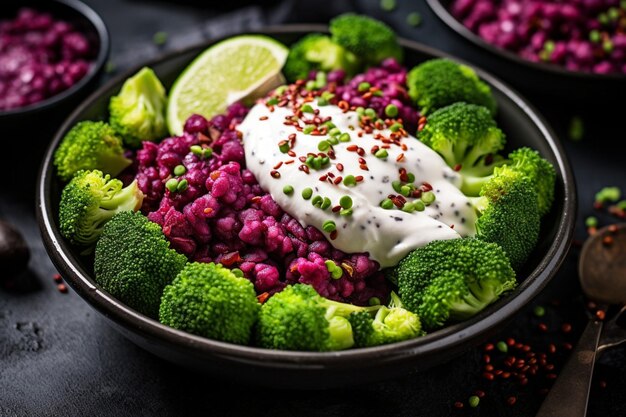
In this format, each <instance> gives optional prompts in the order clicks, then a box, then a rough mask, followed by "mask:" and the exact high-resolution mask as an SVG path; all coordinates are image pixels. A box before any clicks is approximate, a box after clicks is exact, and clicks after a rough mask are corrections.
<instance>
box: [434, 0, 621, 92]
mask: <svg viewBox="0 0 626 417" xmlns="http://www.w3.org/2000/svg"><path fill="white" fill-rule="evenodd" d="M428 3H429V4H430V6H431V8H432V9H433V10H434V12H435V13H436V14H437V15H438V16H439V18H441V19H442V20H443V21H444V23H446V24H447V25H448V26H449V27H450V28H451V29H453V30H454V31H456V32H457V33H458V34H460V35H461V36H463V37H464V38H465V39H467V40H469V41H470V42H472V43H473V44H474V45H477V46H479V47H481V48H483V49H484V50H487V51H489V52H490V53H492V54H495V55H496V56H498V57H501V58H504V59H505V60H506V61H508V62H507V63H506V64H503V62H502V61H503V60H499V61H500V62H499V64H500V67H501V69H500V72H501V73H502V75H503V77H504V78H506V79H507V80H508V81H511V82H513V83H514V84H515V83H516V84H517V85H518V86H520V88H523V89H527V90H531V91H533V92H536V91H539V92H543V93H556V94H555V95H556V96H577V95H580V94H581V92H582V93H584V94H589V93H591V94H597V95H598V97H600V96H601V95H605V94H606V93H607V92H610V93H611V95H616V91H615V88H618V89H620V90H619V91H620V92H623V89H624V86H625V85H626V2H625V1H623V0H575V1H561V0H530V1H520V0H428ZM503 65H505V66H506V67H505V68H502V66H503ZM573 83H577V84H573ZM573 85H575V88H572V86H573Z"/></svg>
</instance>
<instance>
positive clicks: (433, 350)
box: [37, 25, 576, 388]
mask: <svg viewBox="0 0 626 417" xmlns="http://www.w3.org/2000/svg"><path fill="white" fill-rule="evenodd" d="M325 30H326V27H324V26H303V25H294V26H281V27H277V28H269V29H267V30H264V31H262V32H261V33H263V34H266V35H269V36H272V37H275V38H276V39H278V40H279V41H282V42H284V43H286V44H289V43H291V42H293V41H294V40H296V39H298V38H299V37H301V36H302V35H304V34H306V33H310V32H313V31H319V32H321V31H325ZM401 43H402V45H403V46H404V48H405V50H406V60H407V64H408V65H415V64H417V63H419V62H422V61H424V60H426V59H430V58H433V57H440V56H443V54H442V53H441V52H438V51H436V50H433V49H430V48H428V47H425V46H423V45H420V44H418V43H415V42H410V41H406V40H402V41H401ZM209 45H210V43H206V44H202V45H199V46H197V47H194V48H191V49H186V50H182V51H179V52H174V53H172V54H169V55H167V56H165V57H163V58H161V59H158V60H155V61H152V62H147V63H145V65H149V66H151V67H152V68H153V69H154V70H155V71H156V73H157V74H158V75H159V77H160V78H161V79H162V80H163V82H164V83H165V85H166V86H169V85H171V83H172V82H173V80H174V79H175V78H176V76H177V74H179V73H180V72H181V70H182V69H183V68H185V66H186V65H187V64H189V63H190V62H191V60H193V58H194V57H195V56H196V55H198V53H200V52H201V51H202V50H204V49H205V48H206V47H207V46H209ZM137 69H138V67H137V68H134V69H132V70H130V71H128V72H127V73H126V74H122V75H120V76H118V77H116V79H114V80H112V81H111V82H109V83H108V84H107V85H106V86H104V87H102V88H101V89H100V90H98V91H97V92H96V93H94V94H93V95H91V97H89V98H88V99H87V100H86V101H85V102H84V103H83V104H82V105H81V106H80V107H79V108H78V109H77V110H76V111H75V112H74V113H72V115H71V116H70V117H69V118H68V119H67V121H66V122H65V123H64V125H63V126H62V127H61V129H60V130H59V132H58V133H57V135H56V137H55V138H54V140H53V141H52V143H51V144H50V147H49V148H48V151H47V153H46V156H45V158H44V161H43V165H42V168H41V172H40V177H39V184H38V189H37V201H38V203H37V214H38V221H39V225H40V227H41V232H42V235H43V240H44V244H45V246H46V249H47V251H48V253H49V255H50V257H51V258H52V260H53V262H54V264H55V265H56V266H57V268H58V269H59V271H60V272H61V273H62V274H63V276H64V278H65V279H66V280H67V281H68V282H69V284H70V285H71V286H72V287H73V288H74V289H75V290H76V292H78V293H79V294H80V295H81V296H82V297H83V298H84V299H85V300H86V301H87V302H88V303H90V304H91V305H92V306H93V307H94V308H96V309H97V310H98V311H100V312H101V313H102V314H104V315H105V316H106V317H107V318H109V319H110V321H111V323H113V325H114V326H115V327H116V328H117V329H118V330H119V331H120V332H122V333H123V334H124V335H125V336H126V337H128V338H129V339H131V340H132V341H133V342H135V343H137V344H138V345H140V346H141V347H143V348H145V349H147V350H149V351H150V352H153V353H154V354H156V355H158V356H161V357H163V358H165V359H168V360H170V361H173V362H176V363H179V364H181V365H184V366H188V367H190V368H193V369H196V370H203V371H208V372H210V373H212V374H216V375H220V376H225V377H233V378H235V379H237V380H238V381H248V382H252V383H256V384H265V385H271V386H273V387H277V386H279V387H288V388H294V387H297V388H322V387H324V388H325V387H329V386H340V385H347V384H357V383H364V382H369V381H375V380H382V379H385V378H391V377H395V376H399V375H403V374H407V373H409V372H411V371H413V370H416V369H420V368H426V367H430V366H432V365H434V364H436V363H438V362H442V361H445V360H448V359H450V358H451V357H453V356H454V355H456V354H458V353H460V352H462V351H463V350H465V349H468V348H470V347H472V346H475V345H476V344H478V343H480V342H482V341H483V340H484V339H485V338H486V337H488V336H489V335H490V334H491V333H493V332H494V331H495V330H496V329H498V328H500V327H502V326H503V325H504V324H505V323H506V322H507V321H508V320H509V319H510V318H511V317H512V316H513V315H514V314H515V313H516V312H517V311H518V310H519V309H520V308H522V307H523V306H524V305H525V304H527V303H528V302H529V301H530V300H532V299H533V297H535V296H536V295H537V294H538V293H539V292H540V291H541V290H542V289H543V288H544V287H545V285H546V284H547V283H548V282H549V281H550V279H551V278H552V277H553V276H554V274H555V273H556V271H557V269H558V267H559V266H560V265H561V263H562V262H563V259H564V258H565V256H566V254H567V250H568V247H569V244H570V240H571V238H572V233H573V226H574V219H575V207H576V197H575V189H574V187H575V185H574V179H573V177H572V172H571V170H570V167H569V165H568V162H567V160H566V157H565V153H564V152H563V149H562V148H561V146H560V145H559V142H558V141H557V140H556V138H555V137H554V135H553V134H552V131H551V130H550V128H549V127H547V125H546V124H545V122H544V121H543V119H542V118H541V116H539V115H538V114H537V113H536V112H535V110H534V109H533V108H532V107H531V106H530V105H529V104H528V103H527V102H526V101H525V100H524V99H522V98H521V97H520V96H519V95H518V94H517V93H515V92H514V91H512V90H511V89H509V88H508V87H507V86H505V85H504V84H502V83H501V82H500V81H498V80H497V79H496V78H494V77H493V76H491V75H489V74H487V73H485V72H484V71H480V70H478V73H479V75H480V76H481V77H482V78H483V79H484V80H486V81H487V83H489V84H490V85H491V87H492V89H493V92H494V94H495V97H496V99H497V101H498V103H499V106H500V111H499V116H498V118H499V120H498V121H499V123H500V126H501V127H502V128H503V129H504V131H505V132H507V134H508V136H509V144H510V147H519V146H522V145H528V146H531V147H533V148H536V149H537V150H538V151H539V152H541V154H542V155H543V156H544V157H546V158H547V159H548V160H550V161H551V162H552V163H553V164H554V165H555V167H556V171H557V183H556V200H555V203H554V207H553V209H552V211H551V213H550V214H549V215H548V216H547V218H546V219H545V221H544V224H543V226H542V233H541V239H540V243H539V245H538V247H537V249H536V250H535V252H534V254H533V255H532V257H531V258H530V260H529V261H528V264H527V265H526V268H525V270H524V271H523V272H522V273H521V277H523V280H522V281H521V283H520V285H519V287H518V288H517V289H516V290H515V291H514V292H513V293H512V294H510V295H509V296H507V297H505V298H503V299H502V300H500V301H499V302H497V303H495V304H494V305H491V306H489V307H488V308H487V309H486V310H485V311H483V312H482V313H480V314H478V315H477V316H476V317H474V318H472V319H471V320H468V321H465V322H463V323H458V324H454V325H451V326H449V327H446V328H444V329H442V330H439V331H436V332H433V333H431V334H429V335H427V336H425V337H422V338H418V339H414V340H410V341H406V342H402V343H396V344H392V345H387V346H380V347H374V348H367V349H358V350H356V349H355V350H348V351H341V352H332V353H309V352H287V351H278V350H266V349H260V348H255V347H246V346H238V345H233V344H228V343H222V342H217V341H214V340H209V339H205V338H202V337H198V336H193V335H191V334H187V333H184V332H181V331H178V330H174V329H172V328H169V327H167V326H163V325H161V324H159V323H158V322H157V321H155V320H153V319H150V318H148V317H146V316H144V315H142V314H140V313H138V312H136V311H134V310H132V309H130V308H129V307H127V306H125V305H124V304H122V303H120V302H119V301H117V300H116V299H114V298H113V297H112V296H110V295H109V294H108V293H107V292H106V291H104V290H103V289H102V288H100V287H99V286H98V284H96V282H95V281H94V278H93V269H92V264H91V262H90V260H89V259H86V258H84V257H81V256H80V255H79V251H78V250H77V249H76V248H73V247H72V246H71V245H70V244H69V243H68V242H67V241H66V240H65V239H63V238H62V236H61V234H60V233H59V227H58V222H57V219H58V205H59V196H60V192H61V187H62V184H60V183H59V181H58V180H57V178H56V175H55V171H54V167H53V164H52V157H53V153H54V151H55V149H56V147H57V145H58V144H59V141H60V140H61V139H62V138H63V136H64V135H65V133H66V132H67V131H68V129H70V128H71V127H72V126H73V125H74V124H75V123H76V122H78V121H81V120H86V119H101V118H103V117H105V116H106V109H107V103H108V101H109V98H110V97H111V96H112V95H114V94H116V93H117V91H118V90H119V88H120V87H121V85H122V83H123V81H124V79H125V78H127V77H128V76H130V75H131V74H133V73H134V72H135V71H136V70H137Z"/></svg>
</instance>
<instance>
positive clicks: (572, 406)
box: [537, 320, 602, 417]
mask: <svg viewBox="0 0 626 417" xmlns="http://www.w3.org/2000/svg"><path fill="white" fill-rule="evenodd" d="M601 332H602V322H601V321H593V320H590V321H589V323H587V327H585V330H584V331H583V334H582V336H581V337H580V340H579V341H578V345H577V346H576V349H574V351H573V352H572V355H571V356H570V358H569V359H568V361H567V363H566V364H565V367H564V368H563V370H562V371H561V374H560V376H559V379H558V380H557V381H556V383H555V384H554V386H553V387H552V389H551V390H550V393H549V394H548V396H547V397H546V399H545V400H544V402H543V404H542V405H541V408H540V409H539V412H538V413H537V417H563V416H567V417H584V416H585V415H586V414H587V400H588V398H589V388H590V387H591V378H592V377H593V365H594V363H595V361H596V350H597V348H598V340H599V339H600V333H601Z"/></svg>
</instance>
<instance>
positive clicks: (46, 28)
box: [0, 8, 93, 110]
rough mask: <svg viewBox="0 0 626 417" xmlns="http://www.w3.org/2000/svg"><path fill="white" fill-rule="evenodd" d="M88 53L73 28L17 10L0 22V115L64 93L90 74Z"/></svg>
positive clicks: (30, 11)
mask: <svg viewBox="0 0 626 417" xmlns="http://www.w3.org/2000/svg"><path fill="white" fill-rule="evenodd" d="M92 60H93V47H92V45H90V43H89V40H88V39H87V37H86V36H85V35H84V34H83V33H81V32H79V31H78V30H76V28H74V27H73V26H72V24H70V23H68V22H65V21H63V20H58V19H55V18H54V17H52V16H51V15H50V14H48V13H43V12H39V11H36V10H34V9H30V8H21V9H20V10H19V11H18V13H17V16H16V17H15V18H14V19H12V20H0V110H10V109H15V108H19V107H24V106H28V105H31V104H34V103H37V102H40V101H42V100H44V99H46V98H48V97H51V96H53V95H55V94H58V93H60V92H62V91H64V90H67V89H68V88H70V87H71V86H73V85H74V84H76V83H77V82H78V81H80V80H81V79H82V78H83V77H84V76H85V75H86V74H87V72H88V71H89V68H90V65H91V61H92Z"/></svg>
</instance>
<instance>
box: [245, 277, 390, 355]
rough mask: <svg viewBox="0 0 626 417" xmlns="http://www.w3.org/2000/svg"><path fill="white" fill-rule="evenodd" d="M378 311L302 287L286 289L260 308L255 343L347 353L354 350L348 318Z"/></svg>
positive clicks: (269, 347)
mask: <svg viewBox="0 0 626 417" xmlns="http://www.w3.org/2000/svg"><path fill="white" fill-rule="evenodd" d="M378 308H379V307H359V306H355V305H351V304H344V303H340V302H337V301H331V300H327V299H326V298H323V297H322V296H320V295H319V294H318V293H317V292H316V291H315V289H314V288H313V287H311V286H309V285H305V284H295V285H293V286H288V287H286V288H285V289H284V290H283V291H281V292H279V293H278V294H275V295H273V296H272V297H271V298H270V299H269V300H268V301H267V302H266V303H265V304H263V307H262V308H261V313H260V314H259V321H258V323H257V337H258V343H259V345H260V346H262V347H265V348H268V349H282V350H305V351H316V352H321V351H330V350H341V349H348V348H350V347H352V346H354V335H353V333H352V326H351V325H350V322H349V320H348V318H347V317H348V316H349V315H350V314H351V313H353V312H359V311H371V310H375V309H378Z"/></svg>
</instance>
